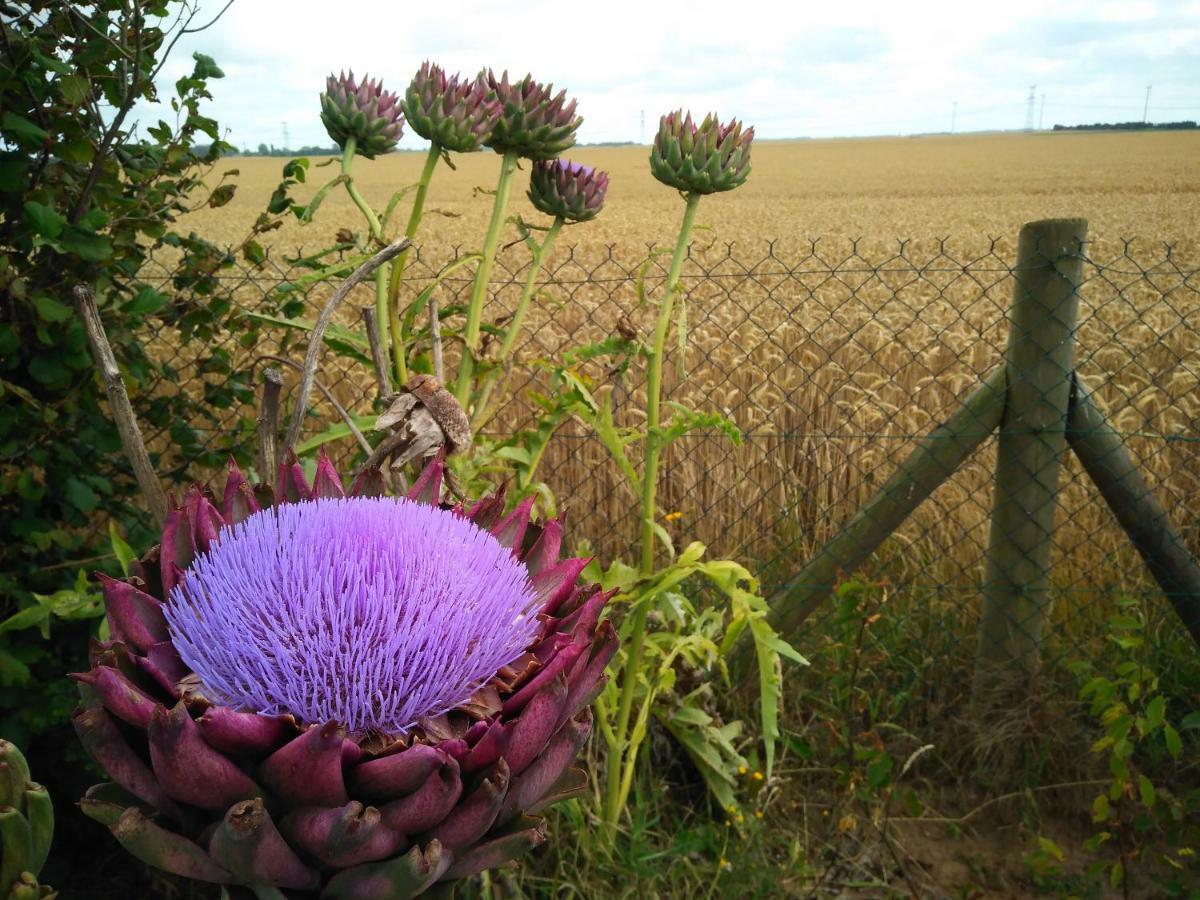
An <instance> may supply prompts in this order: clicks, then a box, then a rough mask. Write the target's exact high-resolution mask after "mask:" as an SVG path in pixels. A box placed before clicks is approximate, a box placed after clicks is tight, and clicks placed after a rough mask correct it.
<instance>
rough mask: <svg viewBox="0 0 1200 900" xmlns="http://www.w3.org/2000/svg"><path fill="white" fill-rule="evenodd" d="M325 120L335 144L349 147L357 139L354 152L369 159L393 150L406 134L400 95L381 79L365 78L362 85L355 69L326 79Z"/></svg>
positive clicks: (322, 102)
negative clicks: (357, 80)
mask: <svg viewBox="0 0 1200 900" xmlns="http://www.w3.org/2000/svg"><path fill="white" fill-rule="evenodd" d="M321 121H322V122H323V123H324V124H325V130H326V131H327V132H329V136H330V137H331V138H333V140H334V143H336V144H337V145H338V146H339V147H341V148H342V149H343V150H345V149H346V144H347V142H348V141H349V140H350V139H351V138H353V139H354V152H355V153H357V154H358V155H359V156H365V157H366V158H367V159H374V158H375V157H376V156H379V155H380V154H383V153H391V152H392V151H393V150H395V149H396V144H397V143H398V142H399V140H400V136H401V135H402V134H403V133H404V116H403V114H402V113H401V110H400V98H399V97H397V96H396V95H395V94H393V93H392V92H391V91H385V90H384V89H383V82H381V81H373V80H372V79H370V78H364V79H363V81H362V84H359V83H358V82H356V81H355V80H354V73H353V72H351V73H350V74H349V75H347V74H346V73H344V72H343V73H342V74H340V75H337V76H334V75H330V76H329V77H328V78H327V79H326V80H325V93H323V94H322V95H321Z"/></svg>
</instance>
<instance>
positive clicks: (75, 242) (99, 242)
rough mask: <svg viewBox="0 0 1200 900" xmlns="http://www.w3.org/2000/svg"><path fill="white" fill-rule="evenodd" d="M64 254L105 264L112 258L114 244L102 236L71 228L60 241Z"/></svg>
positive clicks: (74, 227)
mask: <svg viewBox="0 0 1200 900" xmlns="http://www.w3.org/2000/svg"><path fill="white" fill-rule="evenodd" d="M59 244H60V246H61V247H62V250H63V252H64V253H73V254H75V255H76V256H78V257H79V258H80V259H82V260H85V261H86V262H103V261H104V260H106V259H108V258H109V257H110V256H112V252H113V251H112V244H111V243H109V240H108V238H106V237H105V236H104V235H102V234H95V233H94V232H90V231H85V230H84V229H82V228H79V227H77V226H74V225H72V226H70V227H69V228H67V230H66V232H64V234H63V236H62V239H61V240H60V241H59Z"/></svg>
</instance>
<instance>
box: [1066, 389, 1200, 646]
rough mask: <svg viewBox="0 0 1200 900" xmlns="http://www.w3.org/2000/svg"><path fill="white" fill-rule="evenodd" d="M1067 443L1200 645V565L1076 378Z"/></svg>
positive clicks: (1098, 406)
mask: <svg viewBox="0 0 1200 900" xmlns="http://www.w3.org/2000/svg"><path fill="white" fill-rule="evenodd" d="M1067 423H1068V424H1067V442H1068V443H1069V444H1070V446H1071V449H1072V450H1073V451H1074V452H1075V455H1076V456H1077V457H1078V458H1079V461H1080V462H1081V463H1082V464H1083V468H1084V470H1085V471H1086V472H1087V473H1088V475H1089V477H1091V479H1092V481H1093V482H1094V483H1095V485H1096V487H1097V488H1098V489H1099V490H1100V495H1101V496H1102V497H1103V498H1104V500H1105V502H1106V503H1107V504H1108V508H1109V509H1111V510H1112V512H1113V515H1114V516H1116V518H1117V521H1118V522H1119V523H1120V524H1121V527H1122V528H1124V529H1125V533H1126V534H1128V535H1129V539H1130V540H1131V541H1132V542H1133V546H1134V547H1136V548H1137V552H1138V553H1139V554H1141V557H1142V560H1143V561H1145V563H1146V568H1148V569H1149V570H1150V574H1151V575H1153V576H1154V580H1155V581H1157V582H1158V586H1159V587H1160V588H1162V591H1163V593H1164V594H1165V595H1166V597H1167V600H1169V601H1170V603H1171V606H1172V607H1174V609H1175V612H1176V613H1177V614H1178V615H1179V618H1180V619H1181V620H1182V621H1183V624H1184V627H1185V628H1187V630H1188V632H1189V633H1190V634H1191V635H1192V639H1193V640H1195V641H1196V643H1197V644H1200V564H1197V562H1196V560H1195V558H1194V557H1193V556H1192V554H1191V553H1190V552H1188V548H1187V545H1186V544H1185V543H1184V542H1183V540H1182V539H1181V538H1180V537H1179V535H1178V534H1177V533H1176V531H1175V529H1174V528H1173V527H1172V526H1171V519H1170V517H1169V516H1168V515H1167V511H1166V510H1165V509H1164V508H1163V505H1162V504H1161V503H1159V502H1158V498H1157V497H1155V496H1154V492H1153V491H1151V490H1150V487H1149V486H1148V485H1147V484H1146V481H1145V479H1144V478H1142V474H1141V472H1139V471H1138V467H1137V464H1136V463H1135V462H1134V461H1133V459H1132V458H1131V457H1130V455H1129V451H1128V450H1127V449H1125V443H1124V441H1123V440H1122V439H1121V436H1120V435H1119V434H1117V433H1116V432H1115V431H1113V429H1112V427H1111V426H1110V425H1109V424H1108V421H1107V420H1106V418H1105V416H1104V411H1103V410H1102V409H1101V408H1100V405H1099V402H1098V401H1097V400H1096V399H1095V397H1093V396H1092V394H1091V392H1090V391H1089V390H1088V388H1087V385H1086V384H1084V383H1083V381H1082V380H1081V379H1080V378H1079V376H1078V375H1076V376H1075V383H1074V392H1073V394H1072V397H1071V414H1070V418H1069V419H1068V420H1067Z"/></svg>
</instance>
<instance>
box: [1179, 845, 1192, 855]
mask: <svg viewBox="0 0 1200 900" xmlns="http://www.w3.org/2000/svg"><path fill="white" fill-rule="evenodd" d="M1176 852H1177V854H1178V855H1179V856H1195V855H1196V851H1195V850H1193V849H1192V848H1191V847H1180V848H1179V850H1178V851H1176Z"/></svg>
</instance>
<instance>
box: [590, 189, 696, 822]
mask: <svg viewBox="0 0 1200 900" xmlns="http://www.w3.org/2000/svg"><path fill="white" fill-rule="evenodd" d="M700 196H701V195H700V194H697V193H695V192H694V191H693V192H691V193H689V194H688V195H687V206H686V207H685V208H684V212H683V223H682V224H681V225H680V227H679V237H678V238H677V239H676V241H675V255H674V256H673V257H672V258H671V270H670V272H669V273H668V274H667V286H666V290H664V291H663V298H662V301H661V302H660V303H659V306H658V322H657V324H656V325H655V328H654V345H653V347H652V348H651V351H650V371H649V373H648V375H647V378H646V461H645V465H644V466H643V468H642V565H641V574H642V576H643V577H645V576H649V575H652V574H654V541H655V540H656V538H655V535H654V524H655V519H656V507H655V497H656V494H657V490H658V460H659V453H660V451H661V449H662V448H661V446H660V444H659V440H660V438H659V433H658V429H659V418H660V414H661V401H662V374H663V357H664V356H665V355H666V347H667V332H668V331H669V330H670V327H671V308H672V307H673V306H674V300H675V291H676V288H677V287H678V285H679V274H680V271H681V270H682V269H683V260H684V257H685V256H686V255H687V247H688V240H689V239H690V238H691V235H692V226H693V225H694V224H695V221H696V209H697V207H699V205H700ZM650 599H651V598H650V597H643V598H642V601H641V603H639V604H638V606H637V608H636V609H635V610H634V613H633V625H632V628H631V630H630V634H629V652H628V656H626V660H625V667H624V671H623V672H622V673H621V696H620V701H619V703H618V706H617V723H616V752H615V753H610V754H609V756H608V762H607V766H606V771H605V773H604V776H605V784H604V789H605V796H604V824H605V829H606V831H607V834H608V840H609V844H610V845H611V844H612V843H613V841H614V840H615V839H616V833H617V819H618V817H619V816H620V814H621V809H622V808H623V807H624V805H625V798H626V797H627V796H628V787H627V783H626V784H623V783H622V778H621V763H622V760H624V759H626V758H629V759H630V760H632V759H633V758H634V757H635V756H636V755H637V749H638V748H637V747H631V746H626V744H627V740H628V737H629V719H630V715H631V714H632V712H633V694H634V690H635V688H636V687H637V681H638V673H639V672H640V670H641V666H642V648H643V646H644V639H645V636H646V617H647V615H649V612H650Z"/></svg>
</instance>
